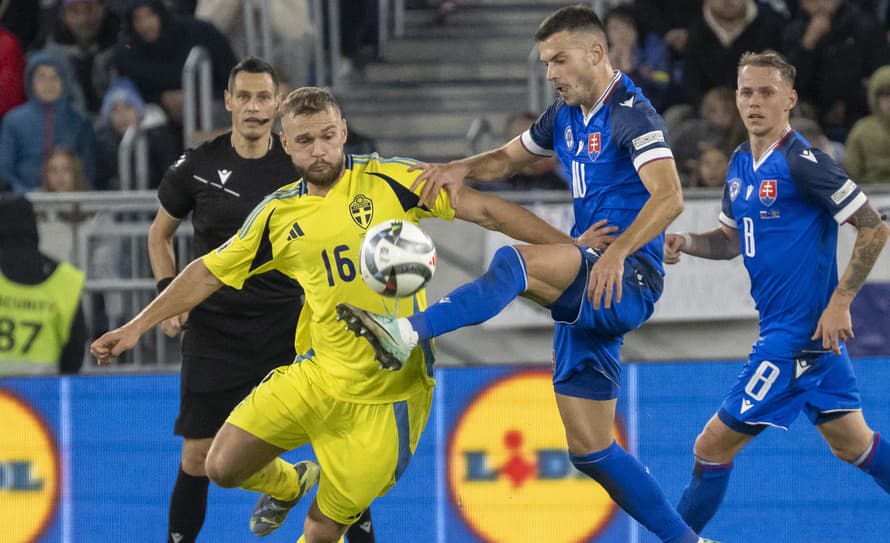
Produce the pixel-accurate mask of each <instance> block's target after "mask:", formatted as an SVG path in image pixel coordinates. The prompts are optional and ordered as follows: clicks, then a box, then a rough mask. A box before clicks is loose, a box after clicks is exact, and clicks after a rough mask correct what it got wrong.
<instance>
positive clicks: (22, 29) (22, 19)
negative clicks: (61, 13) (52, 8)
mask: <svg viewBox="0 0 890 543" xmlns="http://www.w3.org/2000/svg"><path fill="white" fill-rule="evenodd" d="M40 5H41V2H39V1H38V0H2V1H0V24H2V25H3V26H4V27H5V28H6V29H7V30H9V31H10V32H12V33H13V35H15V37H16V39H18V42H19V46H20V47H21V48H22V51H28V50H30V49H31V44H32V43H33V42H34V40H35V39H37V37H38V35H39V34H40V18H41V17H40V15H41V9H40Z"/></svg>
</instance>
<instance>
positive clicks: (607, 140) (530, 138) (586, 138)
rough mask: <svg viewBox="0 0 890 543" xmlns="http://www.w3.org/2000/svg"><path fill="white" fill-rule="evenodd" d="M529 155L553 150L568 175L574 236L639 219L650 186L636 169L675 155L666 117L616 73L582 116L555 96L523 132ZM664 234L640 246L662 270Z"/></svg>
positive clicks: (622, 227)
mask: <svg viewBox="0 0 890 543" xmlns="http://www.w3.org/2000/svg"><path fill="white" fill-rule="evenodd" d="M520 141H521V142H522V144H523V145H524V146H525V148H526V150H528V151H529V152H530V153H532V154H536V155H544V156H550V155H552V154H553V153H554V152H555V153H556V156H557V157H558V158H559V160H560V162H561V163H562V165H563V167H564V168H565V171H566V172H571V174H572V197H573V199H574V211H575V225H574V227H573V228H572V235H573V236H578V235H580V234H582V233H583V232H584V231H585V230H587V229H588V228H589V227H590V226H591V225H592V224H593V223H595V222H597V221H599V220H602V219H606V220H607V221H608V222H609V224H610V225H614V226H617V227H618V228H619V231H618V233H621V232H623V231H624V230H625V229H626V228H627V227H628V226H630V224H631V223H632V222H633V221H634V219H636V218H637V215H638V214H639V212H640V209H642V207H643V205H644V204H645V203H646V201H648V199H649V191H648V190H646V187H645V185H643V182H642V181H641V180H640V176H639V174H638V173H637V172H638V171H639V169H640V168H641V167H642V166H643V165H644V164H646V163H648V162H651V161H653V160H658V159H662V158H673V154H672V153H671V149H670V147H669V146H668V141H667V135H666V132H665V128H664V120H662V118H661V116H660V115H658V113H657V112H656V111H655V108H653V107H652V104H651V103H650V102H649V100H648V99H647V98H646V97H645V96H643V93H642V91H641V90H640V89H639V88H637V87H636V86H635V85H634V84H633V82H632V81H631V80H630V78H629V77H627V76H626V75H624V74H622V73H621V72H615V76H614V77H613V78H612V81H611V83H610V84H609V86H608V88H607V89H606V90H605V92H603V94H602V96H600V97H599V99H598V100H597V101H596V103H595V104H594V106H593V107H592V108H591V109H590V111H588V113H587V115H586V116H585V115H584V113H583V112H582V111H581V108H580V107H579V106H570V105H568V104H566V103H565V101H564V100H563V99H562V98H558V99H557V100H556V101H555V102H553V104H551V105H550V107H549V108H548V109H547V111H545V112H544V113H543V114H542V115H541V116H540V117H539V118H538V120H537V121H536V122H535V123H534V124H533V125H532V126H531V127H530V128H529V129H528V130H527V131H526V132H525V133H523V134H522V136H521V140H520ZM663 251H664V233H661V234H659V235H658V236H656V237H655V238H654V239H653V240H651V241H650V242H649V243H647V244H646V245H644V246H643V247H642V248H641V249H640V251H639V252H640V253H641V254H642V255H644V256H645V257H646V258H647V260H649V261H650V262H651V263H652V264H653V265H654V266H656V268H657V269H658V270H659V272H660V273H662V274H663V273H664V269H663V267H662V259H663Z"/></svg>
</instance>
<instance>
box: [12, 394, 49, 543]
mask: <svg viewBox="0 0 890 543" xmlns="http://www.w3.org/2000/svg"><path fill="white" fill-rule="evenodd" d="M0 428H3V431H2V432H0V526H2V527H3V528H2V531H3V536H2V540H3V541H9V542H10V543H26V542H30V541H35V540H36V539H37V538H38V536H39V535H40V534H41V533H42V532H43V530H44V529H45V528H46V527H47V525H48V524H49V521H50V519H51V518H52V514H53V511H54V510H55V506H56V500H57V497H58V489H59V456H58V453H57V452H56V446H55V442H54V441H53V438H52V435H51V434H50V432H49V431H48V430H47V427H46V424H45V423H44V422H43V420H42V419H41V418H40V416H39V415H38V414H37V413H35V412H34V411H33V410H32V409H31V407H30V406H28V405H27V404H26V403H25V402H24V401H23V400H20V399H18V398H16V397H15V396H13V395H12V394H10V393H9V392H7V391H4V390H2V389H0Z"/></svg>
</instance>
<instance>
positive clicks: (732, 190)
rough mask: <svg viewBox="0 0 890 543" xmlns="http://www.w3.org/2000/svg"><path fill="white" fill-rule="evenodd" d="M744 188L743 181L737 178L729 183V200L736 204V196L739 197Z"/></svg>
mask: <svg viewBox="0 0 890 543" xmlns="http://www.w3.org/2000/svg"><path fill="white" fill-rule="evenodd" d="M741 188H742V180H741V179H739V178H735V179H733V180H732V181H730V182H729V199H730V200H731V201H733V202H735V198H736V196H738V195H739V190H741Z"/></svg>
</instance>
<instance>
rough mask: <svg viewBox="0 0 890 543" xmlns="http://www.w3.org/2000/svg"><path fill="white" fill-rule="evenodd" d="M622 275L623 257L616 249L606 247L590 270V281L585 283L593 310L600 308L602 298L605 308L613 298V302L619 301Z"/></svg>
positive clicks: (608, 306) (610, 303)
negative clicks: (611, 249)
mask: <svg viewBox="0 0 890 543" xmlns="http://www.w3.org/2000/svg"><path fill="white" fill-rule="evenodd" d="M623 277H624V257H623V256H622V255H621V254H619V252H618V251H610V250H608V249H606V252H604V253H603V255H602V256H601V257H599V260H597V261H596V264H594V265H593V269H591V270H590V281H588V284H587V299H588V300H590V301H591V302H593V309H594V310H597V309H599V308H600V302H601V301H603V300H605V302H604V307H605V308H606V309H609V308H611V307H612V299H613V298H614V299H615V303H619V302H621V293H622V278H623Z"/></svg>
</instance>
